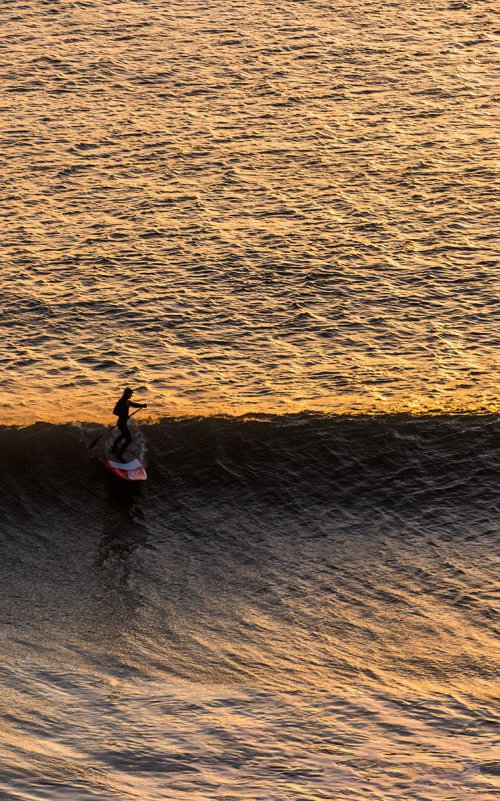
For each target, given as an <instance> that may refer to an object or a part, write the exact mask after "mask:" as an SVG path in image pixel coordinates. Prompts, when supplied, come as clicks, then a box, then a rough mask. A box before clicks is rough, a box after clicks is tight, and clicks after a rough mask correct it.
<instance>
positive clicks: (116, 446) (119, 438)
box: [111, 434, 123, 453]
mask: <svg viewBox="0 0 500 801" xmlns="http://www.w3.org/2000/svg"><path fill="white" fill-rule="evenodd" d="M122 439H123V434H118V436H117V438H116V439H115V441H114V442H113V444H112V446H111V451H112V453H116V451H117V450H118V444H119V442H120V441H121V440H122Z"/></svg>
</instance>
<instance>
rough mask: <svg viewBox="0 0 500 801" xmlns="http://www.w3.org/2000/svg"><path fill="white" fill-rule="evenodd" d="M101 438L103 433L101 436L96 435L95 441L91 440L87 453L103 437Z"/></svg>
mask: <svg viewBox="0 0 500 801" xmlns="http://www.w3.org/2000/svg"><path fill="white" fill-rule="evenodd" d="M103 436H104V432H103V433H102V434H98V435H97V437H96V438H95V439H93V440H92V442H91V443H90V445H89V451H91V450H92V448H93V447H94V446H95V445H97V443H98V442H99V440H100V439H101V437H103Z"/></svg>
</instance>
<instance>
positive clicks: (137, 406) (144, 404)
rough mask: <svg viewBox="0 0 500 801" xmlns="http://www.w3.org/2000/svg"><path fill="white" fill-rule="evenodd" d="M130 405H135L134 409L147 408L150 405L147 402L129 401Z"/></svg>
mask: <svg viewBox="0 0 500 801" xmlns="http://www.w3.org/2000/svg"><path fill="white" fill-rule="evenodd" d="M128 405H129V406H133V407H134V409H145V408H146V406H147V405H148V404H147V403H134V402H133V401H129V402H128Z"/></svg>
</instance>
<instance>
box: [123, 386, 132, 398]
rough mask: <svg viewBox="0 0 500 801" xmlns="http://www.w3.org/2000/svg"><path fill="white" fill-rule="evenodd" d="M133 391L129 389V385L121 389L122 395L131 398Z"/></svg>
mask: <svg viewBox="0 0 500 801" xmlns="http://www.w3.org/2000/svg"><path fill="white" fill-rule="evenodd" d="M133 392H134V390H133V389H130V387H125V389H124V390H123V397H124V398H131V397H132V394H133Z"/></svg>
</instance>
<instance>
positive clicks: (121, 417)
mask: <svg viewBox="0 0 500 801" xmlns="http://www.w3.org/2000/svg"><path fill="white" fill-rule="evenodd" d="M132 395H133V390H132V389H130V387H125V389H124V390H123V394H122V396H121V398H120V400H119V401H117V402H116V404H115V408H114V409H113V414H116V416H117V417H118V422H117V424H116V427H117V429H118V431H119V432H120V433H119V435H118V436H117V438H116V439H115V441H114V442H113V446H112V448H111V451H112V452H113V453H116V455H117V456H118V458H119V459H122V458H123V454H124V453H125V451H126V450H127V448H128V446H129V445H130V443H131V442H132V435H131V433H130V431H129V429H128V425H127V421H128V418H129V417H130V407H131V406H133V407H134V408H135V409H145V408H146V406H147V403H134V402H133V401H132V400H130V398H131V397H132ZM121 440H123V445H121V447H120V443H121Z"/></svg>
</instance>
